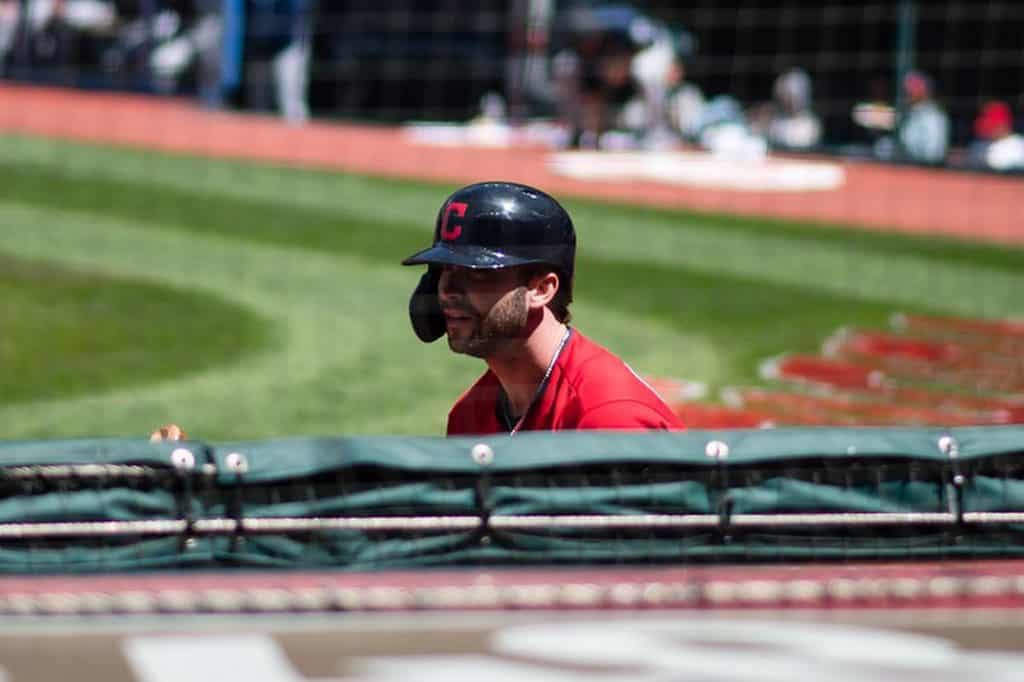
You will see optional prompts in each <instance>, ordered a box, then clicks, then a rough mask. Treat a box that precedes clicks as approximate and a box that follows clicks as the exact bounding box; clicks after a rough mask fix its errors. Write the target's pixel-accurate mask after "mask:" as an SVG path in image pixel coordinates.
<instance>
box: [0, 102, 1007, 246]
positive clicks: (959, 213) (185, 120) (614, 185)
mask: <svg viewBox="0 0 1024 682" xmlns="http://www.w3.org/2000/svg"><path fill="white" fill-rule="evenodd" d="M0 102H2V106H0V131H4V132H8V133H21V134H31V135H42V136H49V137H56V138H65V139H74V140H83V141H89V142H97V143H110V144H120V145H129V146H133V147H144V148H150V149H159V150H164V151H171V152H184V153H190V154H199V155H205V156H211V157H224V158H239V159H258V160H263V161H270V162H276V163H282V164H293V165H302V166H309V167H317V168H329V169H338V170H345V171H352V172H357V173H365V174H371V175H381V176H393V177H404V178H417V179H425V180H437V181H447V182H452V183H463V182H472V181H478V180H483V179H497V178H500V179H505V180H514V181H520V182H528V183H531V184H535V185H538V186H541V187H543V188H545V189H547V190H549V191H551V192H552V193H554V194H556V195H561V196H570V195H571V196H579V197H593V198H600V199H607V200H621V201H629V202H637V203H645V204H649V205H656V206H666V207H677V208H689V209H695V210H701V211H720V212H729V213H737V214H743V215H758V216H771V217H778V218H791V219H799V220H809V221H819V222H829V223H839V224H846V225H853V226H860V227H866V228H870V229H878V230H898V231H903V232H911V233H917V234H936V235H946V236H952V237H961V238H966V239H972V240H984V241H992V242H1002V243H1012V244H1021V243H1024V225H1022V224H1021V221H1020V220H1019V217H1018V215H1019V204H1020V197H1021V195H1022V190H1024V181H1021V180H1020V179H1015V178H1005V177H995V176H987V175H980V174H969V173H957V172H949V171H939V170H929V169H919V168H906V167H893V166H886V165H881V164H875V163H866V162H849V161H842V160H836V159H831V160H832V161H834V162H837V163H839V164H840V165H841V166H842V168H843V170H844V172H845V175H846V181H845V183H844V185H843V187H841V188H840V189H836V190H828V191H811V192H790V193H779V192H751V191H738V190H725V189H720V190H713V189H707V188H689V187H681V186H676V185H667V184H659V183H654V182H633V183H625V182H609V181H594V182H587V181H581V180H574V179H571V178H567V177H564V176H560V175H557V174H555V173H553V172H552V171H551V170H550V169H549V167H548V165H547V162H546V159H547V156H548V154H549V151H548V150H546V149H542V148H537V147H521V146H520V147H514V148H500V149H498V148H468V147H443V148H442V147H430V146H418V145H415V144H413V143H411V142H410V141H408V140H407V138H406V137H405V136H403V134H402V132H401V131H400V130H398V129H395V128H391V127H374V126H367V125H361V126H360V125H348V124H338V123H327V122H317V123H313V124H311V125H307V126H303V127H291V126H288V125H287V124H285V123H283V122H282V121H280V120H278V119H276V118H273V117H267V116H256V115H246V114H238V113H228V112H212V111H205V110H202V109H200V108H199V107H198V106H197V105H196V104H195V103H193V102H191V101H188V100H176V99H165V98H155V97H147V96H137V95H122V94H109V93H91V92H80V91H75V90H66V89H55V88H38V87H27V86H21V85H11V84H0Z"/></svg>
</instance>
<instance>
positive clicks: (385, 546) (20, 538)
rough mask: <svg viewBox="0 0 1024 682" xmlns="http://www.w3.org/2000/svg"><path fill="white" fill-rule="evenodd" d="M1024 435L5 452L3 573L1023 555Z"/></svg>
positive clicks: (123, 446)
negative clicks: (1023, 462)
mask: <svg viewBox="0 0 1024 682" xmlns="http://www.w3.org/2000/svg"><path fill="white" fill-rule="evenodd" d="M1022 451H1024V428H1022V427H1015V426H1006V427H1003V426H996V427H975V428H955V429H948V430H944V429H938V428H936V429H921V428H914V429H911V428H906V429H903V428H842V429H833V428H778V429H759V430H729V431H689V432H682V433H643V434H641V433H594V432H565V433H524V434H519V435H517V436H516V437H515V438H508V437H486V438H452V439H445V438H433V437H420V438H417V437H392V436H378V437H339V438H289V439H279V440H264V441H248V442H218V443H213V442H202V441H188V442H177V443H170V442H168V443H149V442H147V441H144V440H141V439H139V440H133V439H93V440H90V439H86V440H52V441H31V442H29V441H25V442H2V443H0V490H2V492H0V571H2V572H4V573H8V574H40V573H97V572H111V571H137V570H151V569H203V568H206V569H210V568H215V569H218V570H221V569H227V568H232V567H239V568H275V569H277V568H284V569H344V570H358V571H366V570H378V569H396V568H412V567H445V566H447V567H452V566H480V565H488V566H524V565H547V566H552V565H568V566H580V565H616V564H619V565H636V564H673V565H679V564H693V563H708V562H729V563H737V562H741V563H742V562H758V563H763V562H776V561H787V562H792V561H815V560H820V561H836V560H846V559H856V560H874V559H879V560H893V559H900V560H906V559H916V558H922V559H932V560H934V559H940V558H947V557H948V558H972V557H978V558H997V557H1019V556H1021V555H1024V533H1022V525H1021V524H1024V465H1022V459H1021V453H1022Z"/></svg>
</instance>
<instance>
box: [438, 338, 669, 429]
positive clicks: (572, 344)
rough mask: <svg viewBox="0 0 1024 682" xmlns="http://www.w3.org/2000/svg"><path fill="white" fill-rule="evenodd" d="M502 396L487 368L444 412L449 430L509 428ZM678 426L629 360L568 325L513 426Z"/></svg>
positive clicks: (659, 427)
mask: <svg viewBox="0 0 1024 682" xmlns="http://www.w3.org/2000/svg"><path fill="white" fill-rule="evenodd" d="M503 399H504V392H503V390H502V387H501V383H500V382H499V381H498V377H497V376H496V375H495V374H494V373H493V372H492V371H490V370H487V372H486V373H484V375H483V376H482V377H480V378H479V379H478V380H477V381H476V383H475V384H473V385H472V386H471V387H470V388H469V390H467V391H466V392H465V393H463V394H462V397H461V398H459V400H458V401H457V402H456V403H455V406H454V407H452V409H451V412H449V413H448V435H449V436H461V435H470V434H488V433H509V432H510V430H511V429H510V427H509V425H508V424H506V423H504V420H503V419H502V418H501V417H500V414H501V409H500V406H499V405H500V403H501V402H502V401H503ZM682 428H684V427H683V424H682V422H681V421H680V420H679V417H678V416H676V414H675V412H673V411H672V408H670V407H669V406H668V405H666V404H665V402H664V401H663V400H662V399H661V398H660V397H659V396H658V394H657V393H655V391H654V389H653V388H651V387H650V386H649V385H648V384H647V383H646V382H645V381H644V380H643V379H641V378H640V377H639V376H637V374H636V373H635V372H634V371H633V370H632V369H631V368H630V367H629V365H627V364H626V363H625V362H623V361H622V360H620V359H619V358H617V357H616V356H615V355H613V354H612V353H611V352H610V351H608V350H607V349H605V348H603V347H601V346H599V345H598V344H596V343H594V342H593V341H591V340H589V339H587V338H586V337H584V336H583V335H582V334H580V333H579V332H578V331H576V330H572V332H571V335H570V337H569V340H568V341H567V342H566V344H565V347H564V348H562V352H561V353H559V354H558V357H557V358H556V359H555V363H554V365H552V368H551V374H550V375H549V377H548V381H547V383H546V384H545V385H544V388H543V391H542V393H541V394H540V395H538V396H537V398H536V399H535V400H534V402H533V405H532V406H531V407H530V409H529V410H528V411H527V413H526V417H525V419H524V420H523V423H522V424H521V425H520V426H519V428H518V429H517V430H521V431H555V430H562V429H620V430H623V429H624V430H630V429H631V430H649V429H660V430H679V429H682Z"/></svg>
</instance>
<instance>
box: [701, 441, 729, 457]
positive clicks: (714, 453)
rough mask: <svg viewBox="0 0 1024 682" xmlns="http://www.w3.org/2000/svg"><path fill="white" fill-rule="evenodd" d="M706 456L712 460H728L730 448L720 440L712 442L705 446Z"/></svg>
mask: <svg viewBox="0 0 1024 682" xmlns="http://www.w3.org/2000/svg"><path fill="white" fill-rule="evenodd" d="M704 454H706V455H707V456H708V457H711V458H712V459H726V458H727V457H728V456H729V446H728V445H727V444H726V443H723V442H722V441H720V440H712V441H709V442H708V444H707V445H705V446H704Z"/></svg>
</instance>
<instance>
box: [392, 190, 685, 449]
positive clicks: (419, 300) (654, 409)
mask: <svg viewBox="0 0 1024 682" xmlns="http://www.w3.org/2000/svg"><path fill="white" fill-rule="evenodd" d="M575 255H576V233H575V230H574V228H573V224H572V220H571V219H570V217H569V214H568V213H567V212H566V211H565V209H564V208H562V206H561V205H559V203H558V202H557V201H555V199H553V198H552V197H550V196H549V195H547V194H545V193H544V192H542V191H540V190H537V189H534V188H532V187H528V186H526V185H520V184H516V183H511V182H483V183H478V184H473V185H469V186H467V187H463V188H462V189H459V190H458V191H456V192H455V193H454V194H452V195H451V196H449V197H448V198H447V199H446V200H445V201H444V203H443V204H442V205H441V209H440V211H439V212H438V215H437V222H436V225H435V227H434V243H433V245H432V246H430V247H429V248H427V249H424V250H423V251H420V252H418V253H416V254H413V255H412V256H410V257H409V258H406V259H405V260H404V261H402V264H403V265H426V266H427V271H426V273H424V274H423V276H422V277H421V279H420V282H419V285H418V286H417V287H416V289H415V291H414V292H413V295H412V297H411V299H410V301H409V316H410V319H411V321H412V327H413V330H414V331H415V332H416V335H417V336H418V337H419V338H420V340H422V341H424V342H426V343H431V342H433V341H436V340H437V339H439V338H441V337H442V336H445V335H447V337H448V346H449V347H450V348H451V349H452V350H453V351H455V352H456V353H465V354H467V355H472V356H474V357H478V358H481V359H482V360H484V362H485V363H487V371H486V372H485V373H484V374H483V376H481V377H480V379H478V380H477V382H476V383H475V384H473V386H471V387H470V388H469V390H467V391H466V392H465V393H464V394H463V395H462V397H461V398H459V400H458V401H457V402H456V403H455V406H454V407H453V408H452V410H451V412H450V413H449V415H448V435H449V436H455V435H464V434H465V435H468V434H489V433H508V434H510V435H514V434H515V433H517V432H518V431H523V430H555V429H637V430H639V429H666V430H675V429H681V428H683V425H682V423H681V422H680V420H679V418H678V417H677V416H676V415H675V413H674V412H673V411H672V409H671V408H669V407H668V406H667V405H666V404H665V403H664V402H663V401H662V400H661V398H660V397H659V396H658V395H657V394H656V393H655V392H654V390H653V389H652V388H651V387H650V386H648V385H647V384H646V383H645V382H644V381H643V380H642V379H641V378H640V377H639V376H637V374H636V373H635V372H634V371H633V370H632V369H631V368H630V367H629V366H628V365H627V364H626V363H624V362H623V361H622V360H620V359H619V358H617V357H616V356H615V355H613V354H612V353H611V352H609V351H608V350H606V349H604V348H602V347H601V346H599V345H598V344H596V343H594V342H593V341H591V340H590V339H588V338H587V337H585V336H584V335H583V334H581V333H580V332H579V331H578V330H576V329H574V328H572V327H570V326H569V320H570V315H569V304H570V302H571V301H572V283H573V272H574V261H575Z"/></svg>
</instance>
